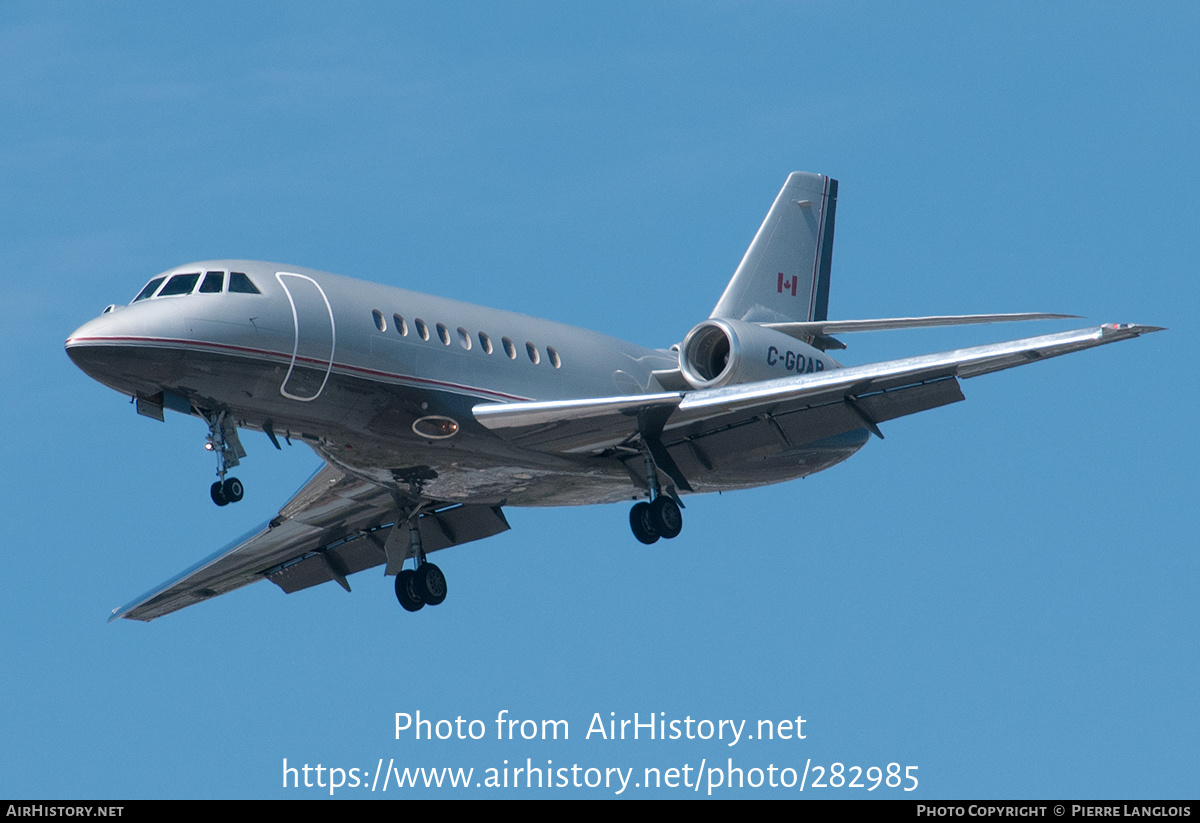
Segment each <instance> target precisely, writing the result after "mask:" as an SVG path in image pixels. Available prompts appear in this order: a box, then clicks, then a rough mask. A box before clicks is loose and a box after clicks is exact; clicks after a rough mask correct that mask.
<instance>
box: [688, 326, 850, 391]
mask: <svg viewBox="0 0 1200 823" xmlns="http://www.w3.org/2000/svg"><path fill="white" fill-rule="evenodd" d="M836 367H837V363H836V362H835V361H833V360H831V359H830V358H829V357H827V356H826V355H825V354H824V353H823V352H821V351H819V350H818V349H814V348H813V347H812V346H810V345H808V344H807V343H804V342H801V341H800V340H797V339H796V338H794V337H790V336H789V335H786V334H784V333H783V332H781V331H776V330H775V329H768V328H764V327H763V326H760V325H758V324H756V323H746V322H744V321H741V320H725V319H716V318H710V319H708V320H705V321H704V322H703V323H700V324H698V325H697V326H696V327H695V328H693V329H692V330H691V331H690V332H688V334H687V337H685V338H683V345H681V346H680V347H679V371H680V372H682V374H683V377H684V379H685V380H687V382H688V383H689V384H690V385H691V386H692V388H694V389H714V388H717V387H718V386H731V385H736V384H738V383H749V382H753V381H756V380H770V379H772V378H776V377H787V376H788V375H792V374H812V373H813V372H819V371H826V370H827V369H832V368H836Z"/></svg>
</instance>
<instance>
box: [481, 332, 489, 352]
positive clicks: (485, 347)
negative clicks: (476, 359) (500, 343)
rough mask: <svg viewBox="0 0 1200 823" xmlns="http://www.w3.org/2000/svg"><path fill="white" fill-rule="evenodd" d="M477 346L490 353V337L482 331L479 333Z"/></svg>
mask: <svg viewBox="0 0 1200 823" xmlns="http://www.w3.org/2000/svg"><path fill="white" fill-rule="evenodd" d="M479 348H481V349H483V350H484V351H485V352H486V353H488V354H491V353H492V338H490V337H488V336H487V335H486V334H484V333H483V332H480V333H479Z"/></svg>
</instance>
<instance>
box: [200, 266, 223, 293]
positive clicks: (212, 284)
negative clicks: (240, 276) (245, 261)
mask: <svg viewBox="0 0 1200 823" xmlns="http://www.w3.org/2000/svg"><path fill="white" fill-rule="evenodd" d="M223 285H225V272H223V271H210V272H205V274H204V280H203V282H201V283H200V293H201V294H217V293H219V292H220V291H221V287H222V286H223Z"/></svg>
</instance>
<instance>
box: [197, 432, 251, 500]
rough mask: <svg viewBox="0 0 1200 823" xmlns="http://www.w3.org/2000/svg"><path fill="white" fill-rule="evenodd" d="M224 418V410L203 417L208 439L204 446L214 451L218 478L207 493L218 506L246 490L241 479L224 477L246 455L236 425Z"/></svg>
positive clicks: (237, 498)
mask: <svg viewBox="0 0 1200 823" xmlns="http://www.w3.org/2000/svg"><path fill="white" fill-rule="evenodd" d="M225 418H226V413H225V412H218V413H215V414H213V413H208V414H206V415H205V418H204V419H205V421H206V422H207V423H208V441H207V442H206V443H205V444H204V448H206V449H208V450H209V451H210V452H215V453H216V455H217V477H218V478H219V479H218V480H217V482H215V483H213V484H212V486H211V487H209V490H208V493H209V495H210V496H211V497H212V501H213V502H214V503H216V504H217V505H218V506H225V505H228V504H229V503H236V502H238V501H239V500H241V499H242V496H243V495H244V494H245V491H246V490H245V488H244V487H243V486H242V481H241V480H238V479H237V478H236V477H229V478H226V477H225V474H226V473H227V472H228V471H229V469H231V468H233V467H234V466H236V465H237V464H238V463H239V462H240V459H241V458H243V457H245V456H246V450H245V449H243V448H242V441H241V440H240V439H239V438H238V433H237V426H235V425H232V424H230V423H229V422H227V421H226V419H225Z"/></svg>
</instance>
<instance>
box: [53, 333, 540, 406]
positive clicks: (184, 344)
mask: <svg viewBox="0 0 1200 823" xmlns="http://www.w3.org/2000/svg"><path fill="white" fill-rule="evenodd" d="M81 343H90V344H96V343H101V344H103V343H138V344H149V345H154V344H166V345H167V346H168V347H170V348H172V349H181V348H183V349H187V348H198V349H216V350H219V351H227V352H237V353H239V354H246V355H253V356H259V357H270V358H278V359H280V360H283V361H284V362H291V359H292V355H290V354H285V353H284V352H278V351H271V350H269V349H255V348H250V347H248V346H234V345H231V344H229V343H209V342H207V341H204V340H182V339H178V338H171V337H134V336H120V337H72V338H71V339H69V340H68V341H67V346H68V347H70V346H73V345H79V344H81ZM296 361H297V362H304V363H306V364H311V365H314V366H317V367H320V368H329V367H332V368H334V369H338V370H340V371H348V372H357V373H359V374H366V375H371V376H372V377H382V378H385V379H389V380H396V381H399V382H403V383H416V384H420V385H423V386H437V387H439V388H444V389H452V390H454V391H463V392H469V393H471V394H483V395H487V396H489V397H498V398H501V399H504V400H529V399H530V398H528V397H521V396H519V395H515V394H505V393H504V392H498V391H492V390H491V389H481V388H478V387H476V386H464V385H462V384H459V383H447V382H445V381H443V380H431V379H429V378H427V377H416V376H415V375H411V374H396V373H394V372H385V371H379V370H378V369H368V368H366V367H365V366H353V365H351V364H349V363H336V362H334V363H331V362H330V361H328V360H318V359H316V358H312V357H301V356H299V355H297V356H296Z"/></svg>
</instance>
